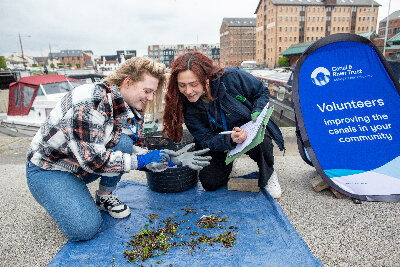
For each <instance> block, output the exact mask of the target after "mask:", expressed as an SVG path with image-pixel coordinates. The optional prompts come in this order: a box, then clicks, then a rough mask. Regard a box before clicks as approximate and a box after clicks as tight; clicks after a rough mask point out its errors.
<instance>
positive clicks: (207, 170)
mask: <svg viewBox="0 0 400 267" xmlns="http://www.w3.org/2000/svg"><path fill="white" fill-rule="evenodd" d="M246 154H247V155H249V157H250V158H251V159H252V160H254V161H255V162H257V165H258V169H259V176H258V186H259V187H265V186H266V185H267V182H268V180H269V178H270V177H271V175H272V173H273V172H274V154H273V144H272V139H271V137H270V135H269V134H268V132H267V131H266V133H265V136H264V140H263V142H262V143H261V144H259V145H258V146H256V147H254V148H253V149H251V150H250V151H248V152H246ZM226 155H227V153H226V152H220V151H210V152H208V153H207V156H211V157H212V159H211V161H210V165H208V166H206V167H204V168H203V169H202V170H201V171H200V172H199V179H200V182H201V185H202V186H203V188H204V189H205V190H207V191H215V190H217V189H218V188H220V187H221V186H223V185H226V184H227V183H228V181H229V175H230V173H231V171H232V166H233V163H230V164H228V165H226V164H225V159H226Z"/></svg>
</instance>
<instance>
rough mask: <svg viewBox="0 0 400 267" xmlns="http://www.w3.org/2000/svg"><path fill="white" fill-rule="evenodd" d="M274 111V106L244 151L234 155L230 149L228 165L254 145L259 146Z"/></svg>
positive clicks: (270, 108)
mask: <svg viewBox="0 0 400 267" xmlns="http://www.w3.org/2000/svg"><path fill="white" fill-rule="evenodd" d="M273 111H274V107H273V106H271V107H269V108H268V110H267V114H266V115H265V117H264V120H263V121H262V122H261V124H260V128H259V129H258V131H257V134H256V136H255V137H254V139H253V141H251V143H250V144H249V145H248V146H246V147H245V148H244V149H243V150H242V151H240V152H238V153H236V154H235V155H233V156H229V154H230V152H231V151H230V150H229V151H228V154H227V156H226V159H225V163H226V165H228V164H229V163H231V162H232V161H234V160H235V159H237V158H238V157H240V156H241V155H243V154H244V153H246V152H247V151H249V150H250V149H252V148H253V147H256V146H258V145H259V144H260V143H261V142H262V141H263V140H264V135H265V130H266V127H267V123H268V121H269V118H270V117H271V115H272V112H273Z"/></svg>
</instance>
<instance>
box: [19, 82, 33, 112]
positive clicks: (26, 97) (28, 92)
mask: <svg viewBox="0 0 400 267" xmlns="http://www.w3.org/2000/svg"><path fill="white" fill-rule="evenodd" d="M34 92H35V89H33V88H32V87H28V86H22V96H23V103H24V107H28V106H29V103H30V102H31V100H32V96H33V93H34Z"/></svg>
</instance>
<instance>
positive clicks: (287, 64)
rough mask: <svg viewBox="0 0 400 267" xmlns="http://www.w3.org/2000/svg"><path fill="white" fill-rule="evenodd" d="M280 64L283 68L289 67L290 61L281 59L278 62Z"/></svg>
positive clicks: (284, 58) (285, 58)
mask: <svg viewBox="0 0 400 267" xmlns="http://www.w3.org/2000/svg"><path fill="white" fill-rule="evenodd" d="M278 64H279V66H281V67H289V59H288V58H287V57H281V58H279V60H278Z"/></svg>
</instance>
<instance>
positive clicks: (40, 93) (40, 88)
mask: <svg viewBox="0 0 400 267" xmlns="http://www.w3.org/2000/svg"><path fill="white" fill-rule="evenodd" d="M38 95H44V93H43V90H42V87H41V86H39V90H38V92H37V94H36V96H38Z"/></svg>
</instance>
